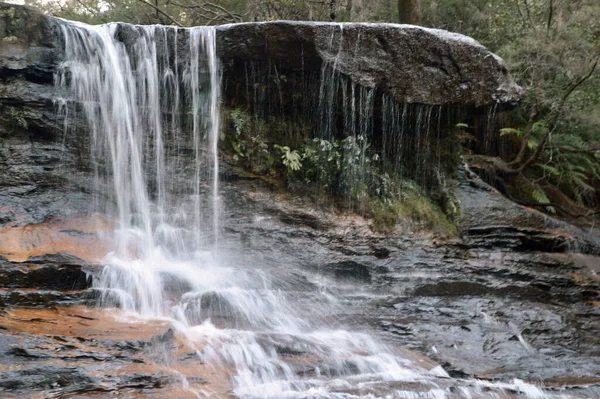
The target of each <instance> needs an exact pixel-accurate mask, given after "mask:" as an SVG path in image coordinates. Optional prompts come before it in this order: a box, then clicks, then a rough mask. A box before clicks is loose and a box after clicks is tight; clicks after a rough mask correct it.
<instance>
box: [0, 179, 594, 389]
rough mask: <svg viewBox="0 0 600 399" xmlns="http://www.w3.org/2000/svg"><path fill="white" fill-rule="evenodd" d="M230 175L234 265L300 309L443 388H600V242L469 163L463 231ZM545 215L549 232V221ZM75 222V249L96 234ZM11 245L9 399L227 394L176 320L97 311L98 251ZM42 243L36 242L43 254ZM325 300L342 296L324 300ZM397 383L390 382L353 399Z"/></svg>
mask: <svg viewBox="0 0 600 399" xmlns="http://www.w3.org/2000/svg"><path fill="white" fill-rule="evenodd" d="M227 176H228V180H229V181H228V182H226V183H223V185H222V188H221V195H222V196H223V198H225V199H226V202H227V206H226V209H227V211H226V213H227V215H226V216H225V217H224V219H223V220H224V223H225V226H224V231H225V233H224V235H223V246H225V247H229V248H238V250H235V249H234V250H230V251H228V256H229V260H228V261H229V262H230V263H231V264H236V265H238V266H239V267H242V268H246V269H248V270H252V271H253V272H254V273H268V274H269V276H271V278H272V280H273V281H276V282H277V288H279V289H280V290H282V291H283V292H285V295H287V296H290V297H294V298H295V299H296V300H295V305H294V308H295V311H296V312H298V314H299V317H309V316H310V317H312V318H314V316H315V311H316V310H318V309H320V308H322V309H327V310H326V311H323V314H321V315H319V317H322V318H323V323H324V325H327V326H330V327H335V326H343V327H344V328H347V329H348V328H349V329H352V330H355V331H367V332H369V333H371V334H375V335H377V336H379V337H380V338H381V339H382V340H384V341H385V342H387V343H389V344H391V345H393V346H394V347H397V348H401V350H403V351H405V353H406V356H407V358H412V359H414V360H415V361H416V362H419V364H421V365H424V367H426V368H429V369H435V367H436V365H441V366H442V367H443V368H444V370H446V371H447V372H448V374H449V375H450V378H449V379H448V378H441V380H440V381H438V384H439V385H440V386H447V387H450V386H455V387H456V389H458V387H460V386H463V385H465V384H466V385H469V384H473V383H472V382H470V383H469V382H465V381H474V380H473V379H477V380H479V381H510V380H512V379H514V378H518V379H521V380H524V381H528V382H531V383H533V384H535V385H540V386H545V387H548V388H549V389H551V390H557V392H560V391H562V390H567V391H568V393H569V394H570V395H573V397H581V398H584V397H595V395H598V394H599V393H600V385H598V384H600V378H599V377H598V375H599V374H600V360H599V359H600V358H599V356H598V355H599V354H598V348H599V347H600V342H599V338H598V335H597V331H598V329H599V328H600V308H599V307H598V304H599V303H600V301H599V300H598V295H599V293H600V290H599V288H600V287H599V282H598V275H597V273H598V268H599V264H600V262H599V258H598V257H597V255H596V254H597V252H596V251H597V250H598V247H597V246H594V240H595V239H596V238H594V237H593V236H590V235H586V234H585V233H584V232H581V231H578V230H577V229H575V228H572V227H569V226H568V225H565V224H562V223H561V222H557V221H553V220H550V219H548V218H547V217H546V216H544V215H542V214H540V213H538V212H536V211H532V210H529V209H525V208H523V207H520V206H518V205H515V204H512V203H510V202H508V201H505V200H504V199H503V198H502V197H501V196H500V194H498V193H497V192H495V191H494V190H492V189H490V188H489V187H486V186H485V185H484V183H482V182H481V181H480V180H478V179H477V178H475V177H473V176H470V175H469V174H468V172H466V171H465V170H463V171H462V172H461V176H462V177H461V179H462V180H461V182H460V186H459V187H460V188H459V193H460V194H461V195H468V196H469V197H471V198H473V197H477V196H481V197H483V199H485V200H482V198H477V201H473V202H468V201H463V203H466V204H467V205H466V206H465V207H464V209H463V210H462V215H463V218H462V223H463V224H462V225H461V232H462V237H461V238H458V239H453V240H447V239H443V238H441V237H433V236H431V235H427V234H423V233H419V232H418V230H419V229H418V226H414V225H409V224H404V225H401V226H398V231H397V232H396V234H390V235H378V234H375V233H373V232H372V231H371V230H370V229H369V221H368V220H365V219H363V218H361V217H359V216H356V215H353V214H352V213H349V212H346V213H340V212H336V211H333V210H331V209H328V208H327V207H326V206H322V207H321V208H315V207H314V204H313V203H312V202H310V201H308V200H303V199H300V198H295V197H292V196H290V195H289V194H281V193H277V192H274V191H272V190H270V189H269V188H268V187H265V184H264V182H263V181H262V180H256V179H249V178H247V177H245V175H243V174H242V175H239V174H235V173H233V172H231V173H228V175H227ZM477 204H481V205H477ZM491 204H494V205H493V206H492V205H491ZM490 207H492V208H493V209H495V210H496V211H497V214H498V215H503V216H504V217H503V218H501V217H499V216H498V217H496V218H495V219H488V220H489V223H490V224H489V225H488V224H487V223H486V221H485V220H483V219H482V218H480V217H475V216H476V215H477V212H483V213H485V214H487V215H490V217H491V216H492V212H491V211H490ZM315 209H318V210H315ZM518 215H520V216H518ZM517 216H518V217H517ZM515 220H519V221H521V222H522V224H521V225H517V224H516V223H515ZM542 220H545V223H544V224H545V225H546V226H548V227H540V225H539V222H540V221H542ZM64 223H66V222H64ZM52 226H54V228H55V230H54V232H52V231H51V230H48V229H52ZM69 227H70V228H69V229H67V230H68V231H69V234H70V236H71V237H72V240H73V242H74V243H75V244H77V245H75V246H74V247H73V248H78V247H79V245H80V241H78V240H80V239H81V238H80V237H81V236H82V235H83V236H86V235H89V231H88V230H87V229H85V228H82V230H81V231H79V230H77V228H76V227H74V226H72V225H69ZM559 227H562V230H561V229H559ZM15 229H16V228H10V227H8V228H4V229H3V230H2V231H1V232H0V236H1V237H9V236H11V235H13V234H16V231H15ZM28 229H29V232H28V235H27V236H25V235H22V236H21V238H20V240H21V242H22V243H23V242H24V241H25V237H28V238H33V239H34V240H35V239H36V238H35V237H36V234H35V231H36V229H41V231H42V232H43V234H44V236H50V237H56V236H57V234H61V232H63V233H64V231H65V230H66V229H64V225H63V224H60V223H55V224H54V225H52V224H51V225H50V226H49V225H48V224H40V225H31V226H29V228H28ZM484 234H485V236H484ZM58 236H59V235H58ZM482 237H485V239H484V238H482ZM1 242H2V243H3V245H2V247H0V251H1V252H2V253H3V254H4V255H5V258H4V259H3V260H2V267H1V271H0V281H1V283H2V287H3V288H2V292H1V297H0V298H1V303H2V317H1V320H2V322H1V323H0V324H1V325H2V331H1V333H2V336H1V337H2V338H1V341H0V342H1V348H0V356H1V358H2V364H3V366H2V369H1V371H0V389H2V390H3V391H4V394H3V395H4V397H23V396H27V397H40V398H41V397H44V398H46V397H61V398H67V397H69V398H88V397H89V398H96V397H114V395H115V394H117V395H119V396H120V397H132V398H133V397H157V398H159V397H160V398H164V397H171V398H175V397H182V398H183V397H193V396H191V395H192V394H191V393H190V392H188V391H186V390H185V389H182V386H188V385H185V384H184V385H182V381H187V383H186V384H191V385H192V386H193V387H196V388H199V389H201V390H204V391H206V392H213V393H217V394H218V396H219V395H221V396H219V397H227V396H228V395H229V394H228V392H229V390H230V389H231V387H230V386H228V383H227V380H228V378H227V377H226V376H227V375H228V373H229V372H230V371H229V370H227V369H218V368H217V369H215V368H214V367H212V366H211V367H208V366H206V365H204V366H203V365H202V364H199V363H198V360H197V359H196V358H195V356H194V351H193V349H191V348H187V349H186V343H185V339H183V337H181V336H179V335H178V334H176V333H174V331H173V329H172V327H171V326H170V325H169V323H168V322H166V321H165V322H161V321H159V320H157V321H154V322H148V321H143V322H142V321H137V322H136V321H135V320H132V319H131V318H127V317H125V315H123V314H122V313H119V311H117V310H107V309H100V308H97V307H95V306H94V305H95V303H96V302H95V298H96V296H97V295H96V293H95V290H94V289H93V288H92V285H93V284H92V280H93V279H94V278H95V276H97V275H98V274H99V271H100V268H101V266H99V265H98V264H97V262H96V261H97V258H94V257H93V256H89V257H88V259H86V260H83V259H80V258H77V257H75V256H73V255H71V254H68V252H69V251H68V248H69V247H68V246H65V245H64V242H63V238H61V240H58V241H57V242H56V243H55V244H56V246H55V247H54V249H56V250H59V251H61V252H58V253H53V248H52V247H51V246H46V247H44V248H46V251H47V252H48V253H47V254H43V255H41V254H39V253H37V252H34V253H33V255H34V256H32V257H30V258H29V259H27V260H24V256H23V254H20V255H19V256H18V257H16V258H13V259H16V261H10V260H8V259H6V258H10V257H11V256H12V257H15V256H16V255H15V254H14V253H11V249H10V242H11V241H10V240H5V239H3V240H2V241H1ZM567 242H568V243H569V244H567ZM5 243H9V246H8V247H7V246H6V245H5ZM573 243H581V245H579V249H580V251H579V252H573V251H571V252H569V251H567V249H568V248H572V247H573ZM34 244H35V243H31V247H30V248H38V247H36V246H35V245H34ZM89 244H90V245H98V243H94V242H92V241H90V242H89ZM581 249H583V250H581ZM78 254H79V255H80V256H82V253H81V252H78ZM323 293H326V294H327V295H328V296H329V297H331V300H330V301H328V303H326V304H325V303H323V304H316V303H315V302H314V301H315V300H317V299H319V298H321V299H320V300H322V296H321V294H323ZM317 294H319V295H317ZM212 301H213V304H212V305H211V300H209V301H207V302H206V303H207V305H206V306H207V307H210V306H213V307H214V306H216V305H215V304H218V306H217V308H218V309H219V310H218V311H216V310H215V311H214V312H213V319H214V320H220V323H221V324H222V325H223V326H225V327H226V326H227V323H228V322H231V321H232V319H231V317H233V315H232V313H230V312H229V313H228V311H227V307H226V302H223V298H219V297H218V296H216V297H214V298H212ZM219 301H221V302H219ZM224 309H225V310H224ZM219 318H220V319H219ZM265 339H269V338H268V336H265ZM270 339H274V338H273V337H271V338H270ZM290 345H292V344H290ZM280 350H281V353H282V356H286V357H287V358H288V359H289V361H290V362H292V363H294V364H296V367H297V369H298V370H299V372H302V373H310V372H311V371H310V370H311V369H313V368H314V366H315V364H316V363H315V361H314V359H306V358H304V355H303V354H302V353H301V352H298V351H295V350H294V349H293V345H292V347H288V348H287V349H286V347H285V345H284V344H283V343H281V344H280ZM438 378H439V377H438ZM404 388H405V389H406V390H408V391H411V392H419V391H420V390H422V389H425V388H424V387H419V386H410V384H409V386H406V387H404ZM389 389H391V388H390V387H389V386H386V385H385V384H383V385H381V386H379V387H370V388H369V389H366V388H365V389H364V390H363V391H364V392H354V393H363V394H366V393H368V392H371V393H374V394H377V393H384V392H386V390H389ZM425 391H427V389H425ZM425 391H423V392H425ZM513 394H516V395H517V396H518V392H514V393H513ZM35 395H37V396H35ZM222 395H224V396H222ZM507 395H508V396H510V395H512V394H510V390H509V391H508V393H507ZM508 396H507V397H508ZM481 397H485V395H483V396H481Z"/></svg>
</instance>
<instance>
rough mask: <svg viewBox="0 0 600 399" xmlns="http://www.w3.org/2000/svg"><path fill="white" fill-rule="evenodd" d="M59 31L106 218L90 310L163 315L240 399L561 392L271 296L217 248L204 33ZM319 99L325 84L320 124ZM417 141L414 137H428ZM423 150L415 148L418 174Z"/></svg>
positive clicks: (63, 80) (262, 273) (77, 27)
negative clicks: (480, 374) (104, 247)
mask: <svg viewBox="0 0 600 399" xmlns="http://www.w3.org/2000/svg"><path fill="white" fill-rule="evenodd" d="M62 29H63V34H64V42H65V50H66V61H65V62H64V63H63V64H62V67H61V69H60V71H59V73H58V74H57V76H56V86H57V88H58V89H59V90H60V92H61V93H62V95H63V99H62V100H61V104H63V106H62V108H61V111H62V112H64V114H65V116H66V117H68V118H71V117H73V115H76V114H80V115H83V117H84V118H85V120H86V121H87V126H88V128H89V132H72V131H70V130H69V126H71V124H70V123H69V120H68V119H67V120H66V123H65V126H67V132H66V133H67V134H68V135H69V134H74V133H76V134H79V135H83V134H89V135H90V136H91V153H90V160H91V161H90V162H91V166H92V167H93V169H94V170H95V171H96V179H97V181H98V187H106V189H105V190H100V194H99V195H98V199H97V204H96V209H94V211H95V212H99V213H105V214H108V215H111V216H113V217H114V218H115V220H116V221H117V223H118V227H117V229H116V231H115V232H114V234H113V236H112V237H111V239H112V241H113V243H114V245H113V251H112V252H110V253H108V254H107V255H106V257H105V258H104V261H103V262H104V265H105V266H104V268H103V271H102V273H101V275H100V277H99V278H98V279H97V281H96V282H95V287H96V288H97V289H98V290H99V291H100V292H101V293H102V298H101V302H102V304H103V305H104V306H117V307H119V308H121V309H122V312H123V314H124V315H127V316H128V317H132V318H134V319H136V320H138V321H139V320H140V319H141V320H148V319H163V320H165V319H166V320H169V321H170V322H171V323H172V325H173V328H174V329H175V330H176V331H177V333H178V334H179V335H180V336H181V337H184V338H185V340H186V341H187V344H188V345H190V346H191V347H193V348H194V350H195V356H196V359H197V361H198V365H200V364H207V365H214V367H222V368H223V369H224V370H228V373H229V374H228V375H224V376H222V378H223V379H225V380H227V381H229V382H230V384H231V389H232V392H233V394H235V395H236V396H238V397H242V398H355V397H365V398H367V397H368V398H374V397H385V398H487V397H497V398H503V397H528V398H546V397H548V398H550V397H566V396H554V395H553V394H550V393H545V392H544V391H542V390H541V389H539V388H537V387H535V386H533V385H531V384H527V383H525V382H522V381H519V380H515V381H513V382H510V383H490V382H483V381H477V380H453V379H450V378H449V377H448V374H447V373H446V372H445V371H444V370H443V369H442V368H441V367H431V366H426V365H424V364H423V363H422V362H420V361H418V360H417V359H415V358H410V357H408V356H406V355H405V354H404V352H402V351H401V350H399V348H395V347H393V346H391V345H389V344H385V343H383V342H381V341H380V340H379V339H377V338H375V335H374V334H372V333H371V332H369V331H368V329H366V328H365V329H362V330H361V331H360V332H359V331H353V330H351V329H348V328H351V327H349V326H346V327H345V328H344V326H339V325H334V324H333V323H328V319H329V315H332V314H334V313H335V309H336V307H337V306H339V298H336V296H335V295H332V292H333V291H331V290H326V289H325V290H319V291H317V292H313V293H311V294H310V296H307V295H304V296H303V297H301V298H298V296H295V295H293V294H291V292H293V291H286V290H282V289H281V288H278V284H277V283H278V281H274V280H273V277H272V275H271V274H270V273H269V269H268V268H264V267H263V266H261V265H256V264H248V262H249V261H248V258H245V256H244V252H243V249H242V248H232V246H231V245H230V244H229V243H224V242H222V241H221V240H220V239H219V236H220V226H221V224H220V218H221V215H222V214H223V209H222V208H223V206H222V205H221V203H220V198H219V178H218V177H219V160H218V152H217V145H218V139H219V131H220V126H219V121H220V110H219V102H220V100H219V95H220V90H221V88H220V72H219V65H218V59H217V55H216V40H215V38H216V32H215V29H214V28H209V27H200V28H191V29H175V28H169V27H162V26H146V27H143V26H130V25H123V24H108V25H102V26H87V25H82V24H74V23H73V24H65V25H63V27H62ZM340 32H342V30H341V29H340ZM340 34H341V33H340ZM329 68H330V67H329ZM325 75H326V76H325ZM325 78H326V80H327V82H326V83H327V85H330V86H335V85H336V84H337V83H336V82H335V80H336V79H341V77H338V76H337V75H336V74H335V73H329V72H328V73H325V72H324V79H325ZM343 86H346V85H345V84H344V85H343ZM351 90H352V92H353V93H351V94H349V98H352V101H354V98H356V97H358V98H359V99H360V102H361V104H360V106H359V107H358V108H360V109H358V110H356V109H355V104H354V102H353V103H352V104H353V108H352V115H349V116H348V121H347V125H348V126H350V127H351V129H358V130H360V131H361V132H364V131H370V130H372V126H371V125H366V124H363V122H359V120H360V121H367V120H368V119H369V118H370V117H371V116H370V115H372V112H373V92H372V91H369V90H367V89H362V88H359V87H355V85H354V84H353V85H351ZM355 90H357V91H360V95H358V96H355V95H354V91H355ZM331 96H332V94H331V93H330V92H329V91H328V90H326V89H325V88H324V89H323V93H322V104H323V112H324V113H325V114H323V115H322V119H323V118H324V119H323V120H324V121H325V123H326V126H328V128H327V129H325V130H328V129H329V128H330V127H331V125H330V122H331V120H330V118H329V117H328V116H327V115H326V113H328V112H333V111H332V108H331V107H333V105H332V102H333V101H334V99H333V98H332V97H331ZM432 110H433V111H432ZM388 111H389V115H387V119H386V120H385V123H386V124H389V127H390V129H389V130H390V131H391V132H392V133H393V136H389V137H387V136H386V137H385V138H384V140H386V141H385V142H384V145H385V146H387V147H388V148H390V149H395V151H397V152H398V153H402V152H403V151H404V149H403V148H402V146H403V145H404V144H403V141H402V139H403V137H404V136H405V135H406V133H405V123H404V119H403V115H405V114H406V112H407V111H406V108H401V107H400V106H399V105H397V104H395V103H394V104H393V101H392V100H391V99H386V102H385V104H384V112H388ZM361 113H362V114H365V117H364V118H360V117H359V114H361ZM418 114H419V116H418V118H417V123H418V124H427V126H429V125H430V124H431V123H430V122H431V120H433V119H439V118H440V114H441V111H439V110H435V109H433V108H431V107H429V108H423V109H419V111H418ZM416 130H417V131H419V132H420V131H421V130H423V129H421V126H417V127H416ZM424 132H425V136H424V137H417V138H416V140H418V141H422V140H429V136H430V135H433V134H434V133H433V132H429V130H428V128H427V129H425V130H424ZM426 148H427V149H428V151H429V147H426ZM434 156H435V155H434V154H430V153H429V152H427V153H426V157H425V158H423V159H422V160H420V161H419V162H418V164H417V167H418V166H419V165H420V164H421V163H422V162H430V158H432V157H434ZM183 175H189V176H193V179H185V178H182V177H181V176H183ZM357 178H360V177H357ZM285 262H286V259H285V258H283V259H281V263H285ZM290 281H291V284H292V285H293V284H294V282H293V280H290ZM284 352H285V353H287V354H288V355H285V354H284ZM290 353H293V354H294V356H289V354H290ZM299 363H301V364H303V365H304V366H303V367H299ZM307 364H308V365H310V366H311V367H310V368H307V367H305V366H306V365H307ZM182 386H183V387H184V388H186V389H189V390H190V391H193V392H194V394H195V395H196V396H197V397H205V396H214V397H220V395H223V396H226V394H227V393H226V392H219V391H216V390H211V387H210V386H208V387H205V388H203V389H202V390H195V389H192V388H189V385H188V384H187V383H186V381H185V378H183V379H182Z"/></svg>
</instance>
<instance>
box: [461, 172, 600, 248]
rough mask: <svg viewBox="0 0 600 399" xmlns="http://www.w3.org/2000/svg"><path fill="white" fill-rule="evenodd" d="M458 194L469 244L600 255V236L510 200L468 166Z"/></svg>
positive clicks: (462, 176)
mask: <svg viewBox="0 0 600 399" xmlns="http://www.w3.org/2000/svg"><path fill="white" fill-rule="evenodd" d="M457 197H458V199H459V201H460V204H461V218H460V222H459V224H460V232H461V236H462V238H463V240H464V241H465V243H466V244H467V245H470V246H472V247H482V248H504V249H506V250H513V251H543V252H580V253H585V254H595V255H600V238H599V237H596V236H593V235H590V234H588V233H586V232H584V231H583V230H581V229H579V228H577V227H575V226H572V225H570V224H568V223H565V222H562V221H559V220H557V219H554V218H552V217H550V216H548V215H545V214H543V213H541V212H538V211H536V210H533V209H529V208H526V207H524V206H521V205H518V204H516V203H514V202H512V201H510V200H509V199H507V198H506V197H504V196H503V195H502V194H500V193H499V192H498V191H497V190H495V189H494V188H492V187H490V186H489V185H487V184H486V183H485V182H483V180H481V179H480V178H479V177H478V176H476V175H475V174H474V173H473V172H471V171H470V170H469V169H468V168H467V167H466V166H465V167H462V168H460V170H459V184H458V188H457Z"/></svg>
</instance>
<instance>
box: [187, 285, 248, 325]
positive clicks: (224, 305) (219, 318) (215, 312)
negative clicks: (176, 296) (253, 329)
mask: <svg viewBox="0 0 600 399" xmlns="http://www.w3.org/2000/svg"><path fill="white" fill-rule="evenodd" d="M184 301H185V302H186V303H187V306H186V308H185V315H186V317H187V319H188V321H189V322H190V324H192V325H195V324H201V323H202V322H204V321H205V320H207V319H211V320H212V321H213V323H216V324H224V325H227V326H241V325H246V324H247V323H248V319H247V318H246V317H245V315H244V313H243V312H242V311H241V310H240V309H238V308H237V307H236V306H235V304H234V303H232V301H231V300H230V299H229V298H227V296H226V295H224V294H223V293H219V292H205V293H202V294H200V295H195V296H189V297H188V298H184Z"/></svg>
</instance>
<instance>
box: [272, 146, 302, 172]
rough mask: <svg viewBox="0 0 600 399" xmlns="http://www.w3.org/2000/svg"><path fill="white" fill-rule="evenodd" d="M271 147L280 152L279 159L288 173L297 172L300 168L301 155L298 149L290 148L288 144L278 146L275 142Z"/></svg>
mask: <svg viewBox="0 0 600 399" xmlns="http://www.w3.org/2000/svg"><path fill="white" fill-rule="evenodd" d="M273 147H274V148H275V149H277V150H279V151H280V152H281V153H282V155H281V159H282V160H283V164H284V165H285V167H286V168H287V170H288V173H292V172H297V171H299V170H300V169H301V168H302V162H301V156H300V153H299V152H298V151H296V150H291V149H290V147H288V146H280V145H277V144H275V145H274V146H273Z"/></svg>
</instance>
